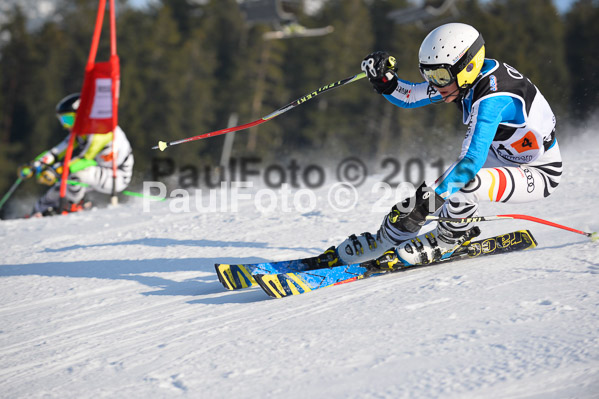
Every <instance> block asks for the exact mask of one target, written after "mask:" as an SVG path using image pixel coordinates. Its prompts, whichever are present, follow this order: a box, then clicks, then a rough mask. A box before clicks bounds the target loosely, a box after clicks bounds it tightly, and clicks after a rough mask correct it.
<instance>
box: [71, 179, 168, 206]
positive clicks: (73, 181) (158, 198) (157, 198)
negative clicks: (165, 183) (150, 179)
mask: <svg viewBox="0 0 599 399" xmlns="http://www.w3.org/2000/svg"><path fill="white" fill-rule="evenodd" d="M67 184H68V185H71V186H81V187H89V184H87V183H83V182H80V181H75V180H67ZM121 194H123V195H128V196H130V197H139V198H149V199H152V200H154V201H165V200H166V198H161V197H156V196H153V195H145V194H143V193H136V192H133V191H127V190H125V191H121Z"/></svg>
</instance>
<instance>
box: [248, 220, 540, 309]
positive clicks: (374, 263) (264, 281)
mask: <svg viewBox="0 0 599 399" xmlns="http://www.w3.org/2000/svg"><path fill="white" fill-rule="evenodd" d="M536 246H537V242H536V240H535V239H534V237H533V236H532V234H531V233H530V231H528V230H519V231H514V232H512V233H508V234H502V235H498V236H495V237H490V238H487V239H484V240H477V241H470V242H467V243H465V244H464V245H463V246H462V247H460V248H459V249H458V250H456V251H455V252H454V253H453V254H452V256H450V257H449V258H447V259H443V260H440V261H438V262H434V263H430V264H428V265H423V266H405V265H404V264H403V263H402V262H401V261H400V260H399V258H398V257H397V253H396V252H395V250H394V249H393V250H390V251H387V252H386V253H385V254H383V255H382V256H381V257H380V258H378V259H376V260H371V261H367V262H363V263H359V264H354V265H342V266H334V267H330V268H325V269H315V270H306V271H300V272H284V273H279V274H260V273H255V274H254V275H253V278H254V280H255V281H256V282H257V283H258V284H259V285H260V287H261V288H262V289H263V290H264V292H266V293H267V294H268V295H269V296H271V297H273V298H283V297H286V296H292V295H299V294H303V293H305V292H309V291H313V290H316V289H319V288H323V287H329V286H332V285H338V284H344V283H348V282H351V281H355V280H360V279H363V278H367V277H372V276H375V275H379V274H385V273H390V272H397V271H402V270H406V269H412V268H415V267H424V266H430V265H435V264H438V263H442V262H448V261H453V260H458V259H464V258H477V257H481V256H487V255H495V254H500V253H506V252H512V251H522V250H527V249H531V248H534V247H536Z"/></svg>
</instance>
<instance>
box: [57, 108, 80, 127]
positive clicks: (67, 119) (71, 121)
mask: <svg viewBox="0 0 599 399" xmlns="http://www.w3.org/2000/svg"><path fill="white" fill-rule="evenodd" d="M75 115H76V114H75V113H74V112H67V113H64V114H57V115H56V117H57V118H58V120H59V121H60V124H61V125H62V126H63V127H64V128H65V129H72V128H73V126H75Z"/></svg>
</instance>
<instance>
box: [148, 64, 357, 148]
mask: <svg viewBox="0 0 599 399" xmlns="http://www.w3.org/2000/svg"><path fill="white" fill-rule="evenodd" d="M364 77H366V73H365V72H360V73H359V74H357V75H354V76H351V77H349V78H345V79H342V80H339V81H337V82H333V83H330V84H328V85H326V86H322V87H320V88H318V89H316V90H315V91H313V92H312V93H309V94H306V95H305V96H303V97H300V98H298V99H297V100H295V101H292V102H290V103H289V104H287V105H285V106H284V107H281V108H279V109H278V110H276V111H274V112H272V113H270V114H268V115H266V116H264V117H262V118H260V119H258V120H255V121H253V122H250V123H246V124H245V125H239V126H234V127H229V128H226V129H222V130H215V131H213V132H209V133H204V134H200V135H198V136H193V137H188V138H186V139H181V140H175V141H170V142H168V143H167V142H166V141H159V142H158V145H156V146H154V147H152V149H153V150H157V149H159V150H160V151H164V150H165V149H166V147H171V146H173V145H177V144H183V143H187V142H189V141H195V140H200V139H205V138H208V137H214V136H219V135H221V134H225V133H230V132H236V131H238V130H244V129H249V128H251V127H254V126H258V125H259V124H261V123H264V122H266V121H269V120H271V119H273V118H275V117H277V116H279V115H281V114H284V113H285V112H287V111H289V110H292V109H293V108H295V107H297V106H298V105H301V104H303V103H305V102H306V101H308V100H310V99H312V98H314V97H316V96H317V95H319V94H320V93H324V92H325V91H329V90H331V89H334V88H336V87H340V86H343V85H346V84H348V83H352V82H355V81H356V80H360V79H362V78H364Z"/></svg>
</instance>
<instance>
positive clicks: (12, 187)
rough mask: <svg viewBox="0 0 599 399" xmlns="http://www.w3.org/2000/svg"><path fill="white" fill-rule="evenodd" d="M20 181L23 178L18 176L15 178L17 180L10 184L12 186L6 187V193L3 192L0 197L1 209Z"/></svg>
mask: <svg viewBox="0 0 599 399" xmlns="http://www.w3.org/2000/svg"><path fill="white" fill-rule="evenodd" d="M22 181H23V179H22V178H21V177H20V176H19V177H18V178H17V181H15V182H14V183H13V184H12V186H10V188H9V189H8V192H7V193H6V194H4V197H2V199H1V200H0V209H2V207H3V206H4V203H5V202H6V201H8V199H9V198H10V196H11V195H12V193H14V192H15V190H16V189H17V187H19V184H21V182H22Z"/></svg>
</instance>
